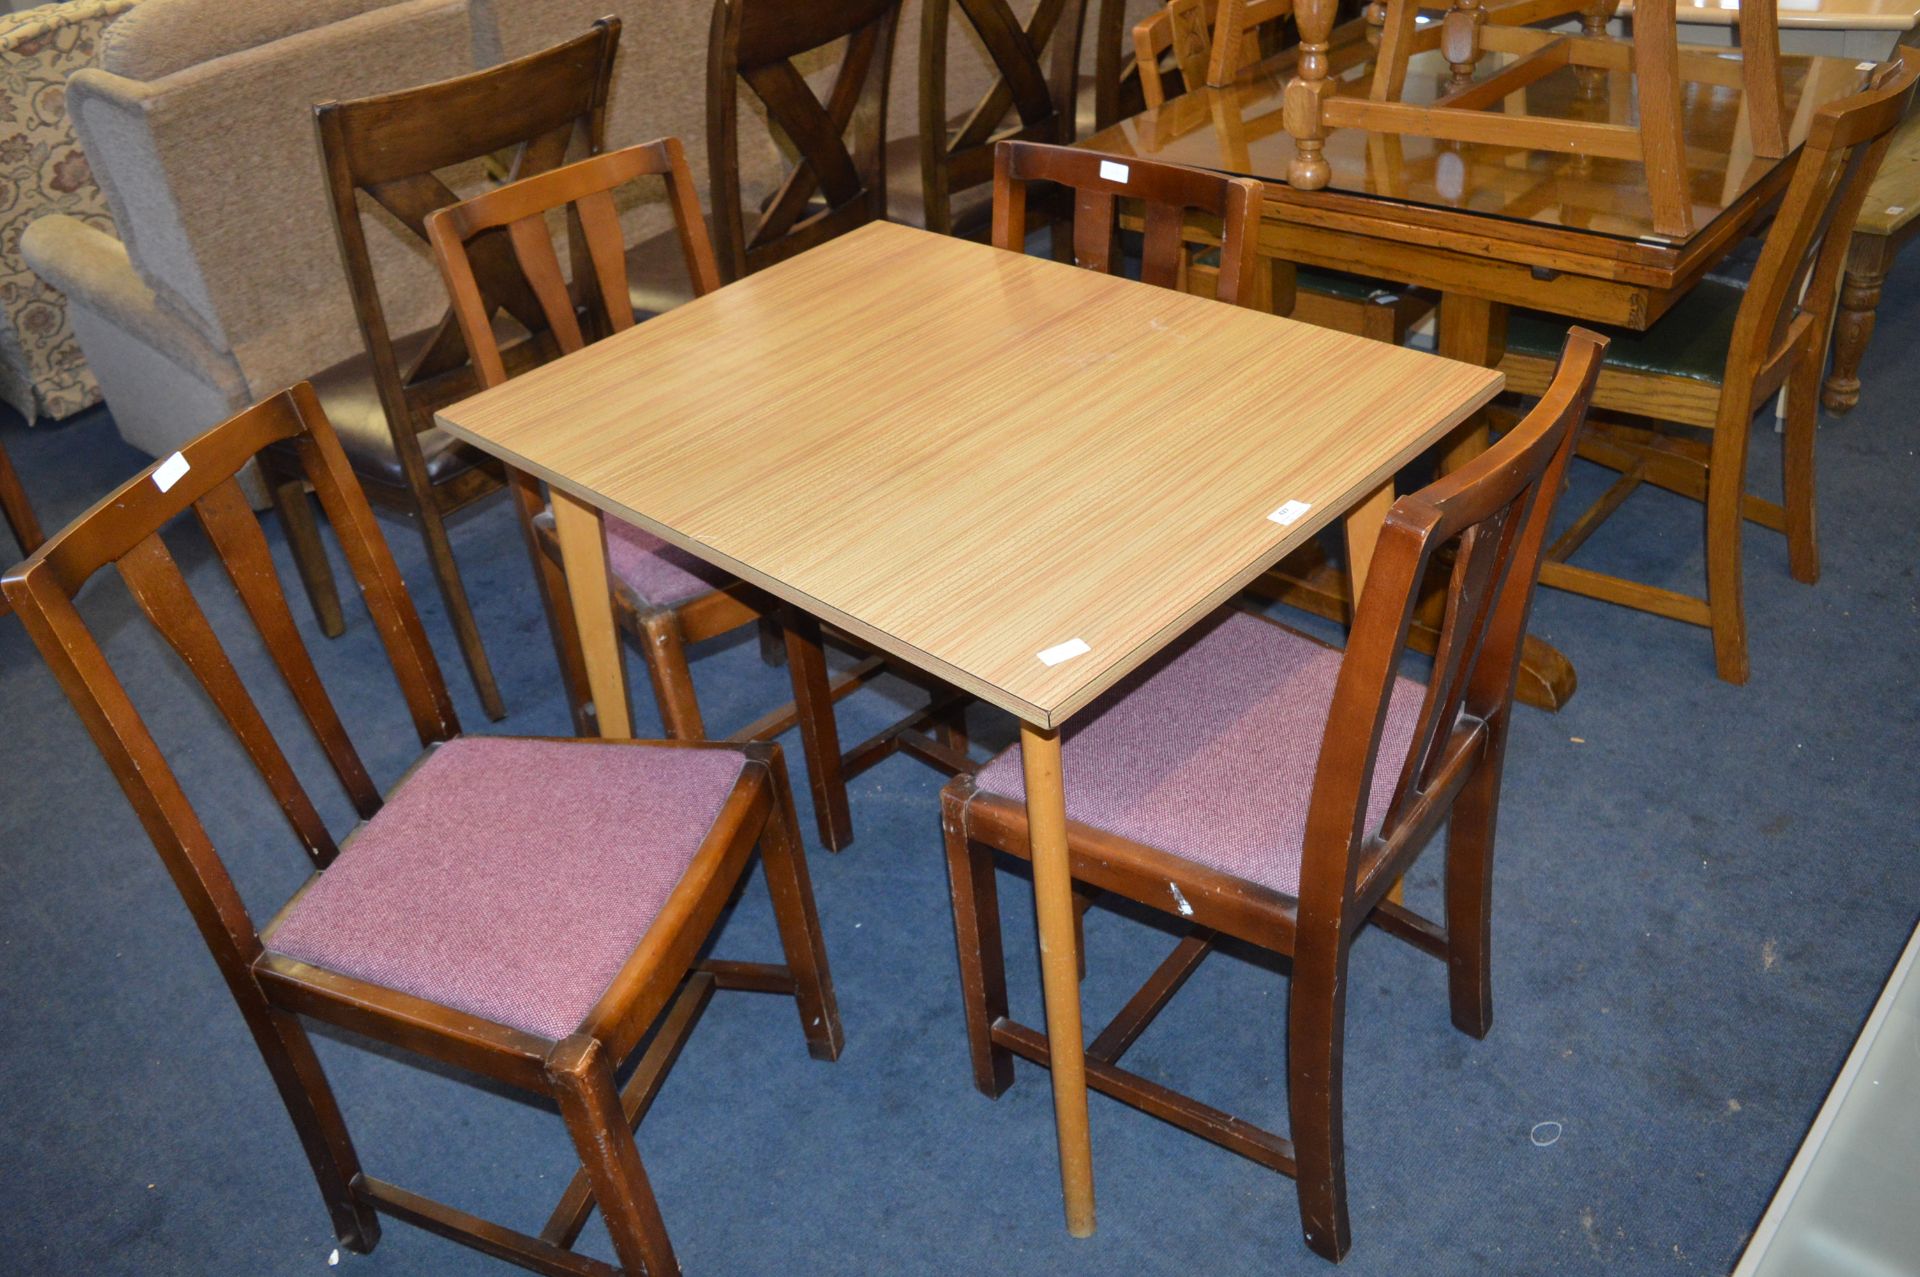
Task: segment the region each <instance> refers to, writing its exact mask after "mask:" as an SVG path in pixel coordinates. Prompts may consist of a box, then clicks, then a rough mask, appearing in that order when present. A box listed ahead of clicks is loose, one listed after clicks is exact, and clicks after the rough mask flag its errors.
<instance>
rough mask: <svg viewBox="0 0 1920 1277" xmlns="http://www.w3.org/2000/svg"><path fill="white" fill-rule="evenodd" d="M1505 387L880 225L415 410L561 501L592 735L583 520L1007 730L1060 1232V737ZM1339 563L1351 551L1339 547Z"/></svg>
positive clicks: (596, 567)
mask: <svg viewBox="0 0 1920 1277" xmlns="http://www.w3.org/2000/svg"><path fill="white" fill-rule="evenodd" d="M1501 381H1502V379H1501V377H1500V375H1499V374H1498V373H1496V372H1491V371H1489V370H1487V369H1484V368H1477V367H1472V366H1468V365H1464V364H1459V363H1455V362H1452V361H1448V360H1443V359H1438V358H1436V357H1434V356H1431V355H1426V354H1422V353H1419V352H1416V351H1411V350H1401V349H1392V348H1386V347H1383V346H1381V345H1379V344H1377V343H1374V342H1370V341H1367V340H1365V339H1362V338H1357V337H1350V336H1345V335H1343V334H1338V333H1333V332H1329V331H1326V330H1323V329H1317V328H1312V327H1309V326H1307V325H1304V324H1298V323H1295V322H1293V321H1290V320H1285V319H1276V318H1274V317H1272V316H1269V315H1263V314H1259V313H1256V312H1253V311H1249V310H1245V309H1241V308H1237V307H1231V306H1223V305H1220V304H1218V303H1216V302H1211V301H1206V300H1203V299H1199V298H1194V297H1189V296H1185V295H1183V294H1180V293H1177V292H1174V291H1172V290H1168V289H1160V288H1152V287H1149V286H1146V285H1142V284H1138V283H1134V282H1131V281H1128V280H1124V279H1116V278H1110V277H1107V276H1102V275H1096V274H1093V273H1091V272H1087V271H1081V270H1076V269H1074V268H1072V267H1069V266H1064V265H1061V264H1058V263H1055V262H1051V261H1043V260H1038V259H1034V258H1028V257H1022V256H1020V255H1017V254H1014V253H1009V252H1003V251H1000V250H997V249H993V248H989V247H986V246H983V245H979V244H973V243H967V242H964V241H961V240H956V239H948V238H944V237H941V236H937V235H931V234H928V233H926V232H923V231H918V230H913V229H909V228H906V227H902V226H896V225H892V224H887V223H880V224H875V225H872V226H868V227H865V228H863V229H861V230H859V231H856V232H854V233H852V234H850V235H847V236H845V237H843V238H841V239H838V240H835V241H833V242H831V243H829V244H826V245H824V246H822V247H820V248H816V249H814V250H812V251H810V252H808V253H805V254H802V255H801V256H799V257H796V258H793V259H791V260H789V261H787V262H783V263H781V264H780V265H778V266H775V267H773V268H771V269H769V270H766V271H763V272H761V273H760V274H757V275H753V276H750V277H748V278H747V279H745V280H742V281H740V282H739V283H736V284H732V285H730V286H728V287H726V288H723V289H720V290H719V291H718V292H715V293H713V294H710V295H709V296H707V297H704V298H701V299H699V300H697V301H694V302H691V303H689V304H687V305H685V306H682V307H679V308H677V309H675V310H673V311H670V312H668V313H667V314H665V315H663V316H661V317H659V318H657V319H653V320H650V321H648V322H647V323H645V324H641V325H638V326H637V327H635V328H633V329H631V330H629V331H627V332H624V333H619V334H616V335H614V336H612V337H609V338H607V339H606V340H604V341H601V342H598V343H596V344H594V345H592V346H589V347H588V348H587V349H585V350H584V351H581V352H579V353H577V354H574V355H570V356H567V357H566V358H564V359H560V360H558V361H556V362H554V363H551V364H548V365H545V366H544V367H541V368H537V369H534V370H533V371H531V372H528V373H526V374H525V375H523V376H520V377H518V378H516V379H514V380H513V381H510V382H508V383H506V384H505V385H503V386H500V387H497V388H495V389H493V390H490V391H487V392H485V393H483V394H480V395H478V396H475V397H474V398H472V399H468V400H466V401H464V402H462V403H459V404H456V405H454V406H452V407H450V408H448V409H446V410H444V411H443V412H442V413H440V414H439V421H440V424H441V425H442V426H444V427H445V428H446V429H447V430H449V431H450V432H452V433H453V434H454V435H456V436H458V437H460V438H461V439H463V440H466V441H467V442H469V443H471V444H473V445H474V446H476V447H478V448H481V449H482V450H484V451H486V452H489V453H492V454H493V455H495V456H498V457H501V458H503V459H504V460H505V461H506V462H507V463H508V464H510V465H514V466H519V467H522V468H524V469H526V470H528V471H530V472H532V473H535V474H538V475H539V476H541V477H542V478H544V479H545V480H547V482H548V483H549V484H551V485H552V487H553V491H554V501H555V507H556V516H557V519H558V521H559V524H560V530H561V539H562V548H563V553H564V556H565V559H566V566H567V572H568V575H569V577H570V578H571V580H572V583H573V590H572V594H573V598H574V602H575V606H576V610H577V613H578V617H579V621H580V625H581V631H582V637H583V640H584V641H585V644H586V646H587V650H588V667H589V674H590V679H591V682H592V686H593V692H594V699H595V702H596V704H597V705H598V706H599V707H600V722H601V724H602V729H603V730H604V731H605V732H606V733H607V734H608V735H625V734H627V733H628V732H629V730H630V728H629V726H628V723H627V720H626V712H625V705H626V698H625V690H624V684H623V682H622V675H621V667H620V651H619V645H618V640H617V637H616V635H615V632H614V627H613V619H612V614H611V609H610V606H609V603H608V593H607V590H606V587H605V575H606V563H605V550H604V543H603V542H602V540H601V537H600V530H599V518H600V514H601V512H603V511H604V512H607V513H611V514H615V515H618V516H619V517H621V518H625V519H628V520H631V521H632V522H634V523H636V524H638V525H640V526H642V527H645V528H647V529H649V530H651V531H653V532H655V533H657V534H658V535H660V536H661V537H664V538H665V539H666V540H668V541H670V542H672V543H674V544H676V545H678V546H681V547H682V548H684V549H686V550H688V551H690V552H692V553H694V554H696V555H699V556H700V557H702V558H703V559H706V560H708V561H709V562H712V563H714V564H716V565H719V566H721V567H723V568H726V569H728V570H730V571H733V572H735V573H737V574H739V575H740V576H741V577H743V578H744V579H746V580H748V581H751V582H753V583H755V584H757V585H759V586H761V587H763V588H764V589H766V590H768V591H769V592H771V593H773V594H775V595H777V596H778V597H780V598H782V599H784V600H786V601H787V602H788V603H790V604H793V605H794V606H796V607H798V608H800V609H804V610H805V611H806V612H807V613H810V614H811V615H813V616H815V617H818V618H820V619H821V620H823V621H826V622H829V623H831V624H833V625H836V626H838V627H840V628H841V629H842V630H844V631H846V632H847V633H849V634H852V635H855V636H857V637H858V638H859V639H861V640H863V641H865V642H867V643H871V644H872V645H873V646H874V647H875V648H877V649H879V650H880V651H883V652H885V653H887V654H889V655H890V656H892V657H894V658H897V659H899V660H901V661H904V662H906V663H908V664H911V665H913V666H916V667H918V668H919V669H922V670H925V671H927V672H929V673H931V674H934V675H936V676H938V677H939V678H942V679H945V680H948V681H950V682H951V683H953V684H955V685H956V686H958V687H960V688H962V689H964V690H966V691H968V692H971V693H973V694H974V695H977V696H979V697H980V698H981V699H983V700H986V701H988V702H990V703H992V704H994V705H997V706H999V707H1000V708H1002V709H1004V710H1006V711H1007V712H1009V713H1011V714H1013V715H1014V716H1015V717H1017V718H1018V719H1019V720H1020V723H1021V748H1022V751H1023V754H1024V757H1025V768H1026V774H1027V794H1028V797H1027V804H1028V812H1029V819H1030V821H1031V828H1032V831H1033V844H1034V845H1033V861H1034V889H1035V894H1036V898H1037V903H1038V912H1039V927H1040V935H1041V952H1042V964H1043V977H1044V989H1045V995H1046V1010H1047V1024H1048V1032H1049V1035H1050V1037H1051V1040H1052V1042H1053V1043H1054V1046H1053V1069H1052V1074H1053V1088H1054V1100H1055V1112H1056V1117H1057V1120H1058V1124H1059V1136H1060V1152H1061V1173H1062V1179H1063V1186H1064V1189H1065V1193H1066V1199H1067V1218H1068V1224H1069V1228H1070V1229H1071V1230H1072V1231H1073V1232H1074V1233H1076V1234H1078V1235H1084V1234H1086V1233H1089V1232H1091V1231H1092V1228H1093V1195H1092V1178H1091V1160H1090V1158H1091V1154H1090V1149H1089V1145H1088V1137H1087V1124H1086V1088H1085V1078H1084V1069H1083V1063H1082V1051H1083V1037H1082V1030H1081V1024H1080V1007H1079V986H1078V979H1077V973H1076V961H1075V953H1074V915H1073V905H1072V896H1071V882H1070V878H1069V874H1068V867H1067V854H1066V842H1065V820H1066V809H1065V797H1064V790H1063V787H1062V783H1061V775H1060V745H1059V741H1060V738H1059V729H1060V726H1061V724H1062V723H1064V722H1065V721H1067V720H1068V719H1069V717H1070V716H1071V715H1072V714H1073V713H1074V712H1075V711H1076V710H1078V709H1080V708H1082V707H1083V706H1085V705H1086V704H1087V702H1088V701H1090V700H1092V699H1093V698H1094V697H1096V696H1097V695H1099V694H1100V693H1101V692H1102V691H1104V690H1105V689H1106V688H1108V687H1110V686H1112V685H1113V683H1114V682H1115V681H1117V680H1118V679H1120V678H1122V677H1123V676H1124V675H1126V674H1127V673H1128V672H1130V671H1131V670H1133V669H1134V668H1135V667H1137V666H1138V665H1140V664H1141V663H1142V662H1143V661H1145V660H1146V659H1147V658H1148V657H1150V656H1151V655H1153V653H1154V652H1156V651H1158V650H1159V649H1160V648H1161V647H1162V646H1164V645H1165V644H1166V643H1168V642H1169V641H1170V640H1172V639H1173V638H1175V637H1176V636H1178V635H1179V634H1180V633H1181V632H1182V631H1184V630H1185V629H1187V628H1188V627H1189V626H1190V625H1192V624H1193V623H1194V622H1196V621H1198V620H1199V619H1201V618H1202V617H1203V616H1205V615H1206V614H1207V613H1208V612H1210V611H1211V610H1212V609H1214V608H1215V607H1216V606H1218V605H1219V604H1220V603H1222V602H1223V601H1225V600H1226V599H1228V598H1229V597H1231V596H1232V595H1233V594H1235V593H1236V592H1237V591H1238V590H1240V589H1241V588H1242V587H1243V586H1245V585H1246V584H1247V583H1248V582H1249V581H1251V580H1252V579H1254V578H1255V577H1256V576H1258V575H1259V574H1260V573H1261V572H1263V571H1264V570H1266V569H1267V568H1268V567H1270V566H1271V565H1272V564H1273V563H1275V562H1276V561H1278V560H1279V559H1280V558H1281V557H1283V556H1285V555H1286V554H1287V553H1289V552H1290V551H1291V550H1293V549H1294V548H1295V547H1297V546H1299V545H1300V544H1302V543H1303V542H1304V541H1306V540H1307V539H1308V538H1310V537H1312V536H1313V535H1314V534H1315V533H1316V532H1317V531H1318V530H1319V529H1321V528H1322V527H1324V526H1326V525H1327V524H1328V523H1329V522H1330V521H1331V520H1333V519H1336V518H1341V517H1342V516H1347V517H1348V534H1349V538H1350V540H1351V541H1352V542H1353V543H1354V545H1355V547H1356V549H1359V550H1362V551H1370V549H1371V545H1372V541H1373V538H1374V536H1376V535H1377V533H1378V528H1379V523H1380V520H1381V518H1382V517H1383V515H1384V513H1385V508H1386V504H1387V497H1388V496H1389V495H1390V492H1391V481H1392V476H1393V474H1394V472H1395V470H1397V469H1398V468H1399V467H1400V466H1401V465H1403V464H1405V463H1406V462H1407V461H1408V460H1409V459H1411V458H1412V457H1414V456H1415V455H1417V454H1418V453H1419V452H1420V451H1421V450H1423V449H1424V448H1426V447H1427V446H1429V445H1430V444H1432V443H1433V442H1435V441H1436V440H1438V439H1439V438H1441V437H1443V436H1444V435H1446V434H1447V432H1448V431H1450V430H1451V429H1453V428H1454V427H1455V426H1456V425H1458V424H1459V423H1460V422H1461V421H1463V420H1464V419H1466V417H1467V416H1468V415H1469V414H1470V413H1472V412H1474V411H1475V410H1476V409H1477V408H1479V407H1480V406H1481V405H1483V404H1484V403H1486V402H1487V400H1489V399H1490V398H1491V397H1492V396H1493V395H1494V394H1495V393H1497V391H1498V390H1499V388H1500V385H1501ZM1359 557H1360V558H1362V559H1363V560H1364V558H1365V557H1366V555H1365V553H1362V554H1361V555H1360V556H1359Z"/></svg>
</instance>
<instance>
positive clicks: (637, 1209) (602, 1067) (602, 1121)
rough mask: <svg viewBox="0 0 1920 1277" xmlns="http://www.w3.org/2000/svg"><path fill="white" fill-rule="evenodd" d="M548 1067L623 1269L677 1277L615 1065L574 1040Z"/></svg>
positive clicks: (584, 1041)
mask: <svg viewBox="0 0 1920 1277" xmlns="http://www.w3.org/2000/svg"><path fill="white" fill-rule="evenodd" d="M547 1063H548V1068H549V1076H550V1078H551V1080H552V1082H553V1084H554V1096H555V1098H556V1099H558V1100H559V1101H560V1114H561V1116H562V1117H564V1118H565V1119H566V1123H567V1133H568V1134H569V1135H571V1136H572V1137H573V1145H574V1148H575V1149H576V1150H578V1152H579V1154H580V1163H581V1165H582V1166H584V1167H586V1171H587V1180H588V1182H589V1183H590V1184H592V1185H593V1200H594V1201H595V1202H596V1203H597V1204H598V1205H599V1207H600V1213H601V1215H602V1217H604V1218H605V1220H606V1222H607V1232H608V1233H610V1234H612V1236H613V1253H614V1254H615V1255H617V1256H619V1258H620V1267H621V1269H622V1270H623V1271H624V1272H626V1273H628V1274H633V1275H635V1277H637V1275H638V1274H640V1273H646V1274H647V1277H670V1275H671V1274H677V1273H678V1272H679V1271H680V1264H679V1261H678V1260H676V1259H675V1258H674V1257H673V1244H672V1243H671V1242H669V1241H668V1240H667V1224H666V1221H665V1220H664V1219H662V1218H661V1217H660V1203H659V1202H657V1201H655V1200H654V1196H653V1187H652V1186H651V1185H650V1184H648V1183H647V1172H646V1168H645V1167H644V1166H642V1165H641V1164H640V1149H639V1147H638V1146H637V1145H636V1144H635V1143H634V1140H633V1132H632V1131H631V1130H630V1129H629V1128H628V1126H627V1119H626V1113H625V1112H624V1111H623V1110H622V1108H621V1106H620V1092H619V1091H618V1089H616V1087H615V1086H614V1080H613V1062H612V1061H610V1060H608V1059H607V1057H606V1053H605V1051H604V1049H603V1048H602V1047H601V1045H600V1044H599V1043H598V1042H596V1041H594V1040H593V1039H592V1038H588V1037H572V1038H568V1039H567V1040H566V1041H564V1042H562V1043H560V1045H559V1046H557V1047H555V1048H554V1051H553V1054H552V1055H551V1056H550V1057H549V1058H548V1061H547Z"/></svg>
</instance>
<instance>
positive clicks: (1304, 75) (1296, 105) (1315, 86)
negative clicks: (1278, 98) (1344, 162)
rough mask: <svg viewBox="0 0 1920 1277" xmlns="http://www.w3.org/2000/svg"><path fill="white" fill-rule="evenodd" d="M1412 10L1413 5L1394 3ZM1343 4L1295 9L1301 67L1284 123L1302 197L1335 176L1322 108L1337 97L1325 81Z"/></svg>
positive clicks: (1321, 0)
mask: <svg viewBox="0 0 1920 1277" xmlns="http://www.w3.org/2000/svg"><path fill="white" fill-rule="evenodd" d="M1395 2H1396V3H1400V4H1411V3H1413V2H1414V0H1395ZM1338 9H1339V0H1299V3H1298V4H1296V5H1295V6H1294V11H1293V17H1294V23H1295V25H1296V26H1298V27H1299V29H1300V61H1299V63H1298V64H1297V66H1296V68H1295V74H1294V77H1293V79H1291V80H1289V81H1288V82H1287V91H1286V97H1285V98H1284V99H1283V105H1282V108H1281V118H1282V120H1283V121H1284V123H1285V124H1286V128H1287V132H1288V133H1289V134H1291V135H1292V137H1293V159H1292V160H1291V161H1289V162H1288V164H1287V184H1288V185H1289V186H1295V187H1298V188H1299V189H1301V190H1303V191H1317V190H1320V189H1321V188H1322V187H1324V186H1325V185H1326V184H1327V179H1328V178H1330V177H1332V176H1333V169H1332V168H1331V167H1330V166H1329V165H1328V164H1327V157H1326V155H1325V151H1326V145H1327V126H1326V122H1325V121H1324V120H1322V119H1321V116H1320V106H1321V103H1323V102H1325V101H1326V100H1327V98H1328V97H1330V96H1331V95H1332V93H1333V82H1332V81H1331V80H1329V79H1328V78H1327V71H1328V65H1327V41H1328V40H1329V38H1331V36H1332V35H1333V20H1334V17H1335V14H1336V11H1337V10H1338Z"/></svg>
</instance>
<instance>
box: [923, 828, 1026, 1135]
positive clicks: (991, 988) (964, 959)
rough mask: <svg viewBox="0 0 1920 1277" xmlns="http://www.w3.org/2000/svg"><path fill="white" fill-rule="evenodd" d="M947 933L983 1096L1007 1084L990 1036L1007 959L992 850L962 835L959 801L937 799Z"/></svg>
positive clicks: (1008, 1067)
mask: <svg viewBox="0 0 1920 1277" xmlns="http://www.w3.org/2000/svg"><path fill="white" fill-rule="evenodd" d="M941 817H942V819H941V824H942V826H943V828H944V829H945V831H946V842H947V882H948V886H949V889H950V890H951V892H952V894H953V932H954V938H955V939H956V940H957V941H958V943H959V946H960V999H961V1002H962V1003H963V1005H964V1006H965V1008H966V1016H967V1047H968V1050H969V1052H970V1054H971V1055H972V1057H973V1084H974V1085H975V1086H977V1087H979V1088H980V1093H981V1094H982V1095H985V1096H986V1097H987V1098H989V1099H999V1098H1000V1096H1002V1095H1003V1094H1005V1093H1006V1090H1007V1088H1008V1087H1009V1086H1012V1085H1013V1052H1011V1051H1009V1050H1007V1049H1006V1048H1005V1047H1003V1046H997V1045H995V1043H994V1041H993V1023H994V1021H996V1020H999V1019H1003V1018H1005V1016H1006V1014H1007V963H1006V957H1005V955H1004V954H1003V953H1002V951H1001V948H1000V892H999V886H998V884H997V883H996V882H995V881H994V868H993V852H992V851H990V850H988V849H987V848H985V847H981V846H978V845H976V844H975V843H974V842H973V840H972V839H970V838H968V837H967V830H966V818H965V816H964V814H963V813H962V810H961V807H960V804H959V803H958V802H955V801H951V800H949V799H947V798H945V797H943V798H942V799H941Z"/></svg>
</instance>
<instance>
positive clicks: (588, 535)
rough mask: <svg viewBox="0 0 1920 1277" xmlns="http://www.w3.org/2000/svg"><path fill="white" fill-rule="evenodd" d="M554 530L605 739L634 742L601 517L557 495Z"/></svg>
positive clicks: (572, 499)
mask: <svg viewBox="0 0 1920 1277" xmlns="http://www.w3.org/2000/svg"><path fill="white" fill-rule="evenodd" d="M552 495H553V526H554V531H555V532H556V533H557V534H558V535H559V539H560V563H561V565H562V566H563V567H565V568H566V571H567V592H568V593H569V594H571V595H572V596H573V619H574V624H575V625H576V626H577V627H578V628H579V631H580V650H581V653H582V655H584V657H585V658H586V663H587V687H588V688H589V689H590V690H591V691H592V692H593V708H594V713H595V715H597V717H598V721H599V723H600V735H601V736H603V737H605V738H607V739H608V740H627V739H630V738H631V737H632V736H633V719H632V717H631V715H630V714H629V713H628V710H627V675H626V671H625V670H624V669H623V668H622V667H621V664H620V632H619V630H617V629H616V628H615V627H614V623H613V591H612V588H611V586H610V585H609V584H608V582H607V538H606V533H605V532H604V531H602V529H601V523H600V511H599V510H597V509H596V508H594V507H593V506H590V505H588V504H587V503H586V502H584V501H581V500H578V499H576V498H575V497H572V496H569V495H568V494H567V493H565V492H562V491H561V490H560V489H559V488H557V487H556V488H554V489H553V490H552Z"/></svg>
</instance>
